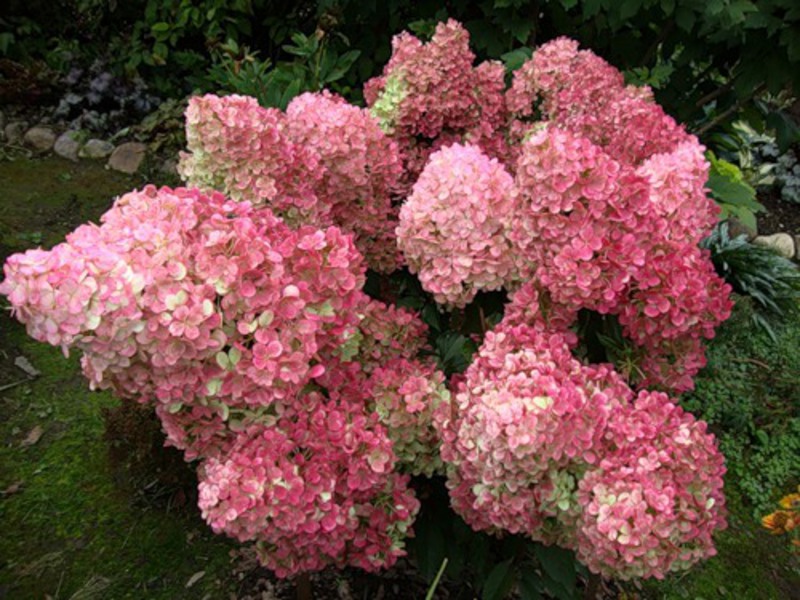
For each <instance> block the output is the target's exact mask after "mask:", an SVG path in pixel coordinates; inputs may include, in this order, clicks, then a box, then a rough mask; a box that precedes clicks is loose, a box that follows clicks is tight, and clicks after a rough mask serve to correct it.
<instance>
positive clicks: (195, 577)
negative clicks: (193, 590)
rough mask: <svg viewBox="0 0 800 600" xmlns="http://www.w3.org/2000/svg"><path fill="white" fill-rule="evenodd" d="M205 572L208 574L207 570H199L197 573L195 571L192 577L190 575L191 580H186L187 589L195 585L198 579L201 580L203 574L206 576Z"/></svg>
mask: <svg viewBox="0 0 800 600" xmlns="http://www.w3.org/2000/svg"><path fill="white" fill-rule="evenodd" d="M205 574H206V572H205V571H198V572H197V573H195V574H194V575H192V576H191V577H189V581H187V582H186V589H187V590H188V589H189V588H190V587H192V586H193V585H194V584H195V583H197V582H198V581H200V580H201V579H202V578H203V576H204V575H205Z"/></svg>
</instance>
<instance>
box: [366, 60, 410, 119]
mask: <svg viewBox="0 0 800 600" xmlns="http://www.w3.org/2000/svg"><path fill="white" fill-rule="evenodd" d="M406 96H408V86H407V85H406V81H405V78H404V77H403V73H402V72H398V73H392V74H391V75H389V77H387V78H386V84H385V85H384V86H383V91H382V92H381V94H380V96H378V99H377V100H376V101H375V104H373V105H372V108H370V114H372V116H373V117H375V118H376V119H377V120H378V124H379V125H380V128H381V129H382V130H383V132H384V133H385V134H387V135H391V134H393V133H394V128H395V124H396V119H397V113H398V111H399V107H400V103H401V102H403V100H404V99H405V97H406Z"/></svg>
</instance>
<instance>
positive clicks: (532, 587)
mask: <svg viewBox="0 0 800 600" xmlns="http://www.w3.org/2000/svg"><path fill="white" fill-rule="evenodd" d="M517 590H518V591H519V595H520V597H521V598H522V600H541V599H542V598H543V596H542V592H544V585H543V584H542V580H541V579H540V578H539V576H538V575H537V574H536V572H535V571H534V570H533V569H532V568H531V569H526V570H525V571H524V572H523V573H522V575H520V578H519V582H518V585H517Z"/></svg>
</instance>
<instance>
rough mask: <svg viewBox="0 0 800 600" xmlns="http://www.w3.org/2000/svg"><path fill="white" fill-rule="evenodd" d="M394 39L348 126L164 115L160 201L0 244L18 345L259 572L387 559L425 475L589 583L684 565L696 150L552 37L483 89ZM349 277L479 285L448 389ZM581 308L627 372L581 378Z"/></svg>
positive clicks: (227, 100) (693, 502) (456, 44)
mask: <svg viewBox="0 0 800 600" xmlns="http://www.w3.org/2000/svg"><path fill="white" fill-rule="evenodd" d="M393 48H394V52H393V55H392V57H391V59H390V61H389V63H388V64H387V66H386V68H385V69H384V72H383V74H382V75H381V76H379V77H377V78H375V79H373V80H370V81H369V82H367V84H366V85H365V89H364V95H365V98H366V99H367V103H368V105H369V106H368V108H359V107H356V106H353V105H350V104H348V103H347V102H346V101H345V100H344V99H342V98H340V97H337V96H334V95H333V94H330V93H328V92H320V93H316V94H311V93H309V94H304V95H302V96H300V97H298V98H296V99H294V100H293V101H292V103H291V104H290V105H289V106H288V108H287V110H286V111H285V112H282V111H279V110H276V109H265V108H262V107H260V106H258V104H257V103H256V101H255V100H254V99H252V98H245V97H241V96H224V97H219V96H213V95H208V96H203V97H198V98H194V99H192V101H191V102H190V104H189V108H188V110H187V113H186V127H187V145H188V148H187V151H186V152H185V153H183V154H182V157H181V163H180V172H181V174H182V176H183V177H184V179H185V181H186V184H187V187H186V188H179V189H169V188H161V189H156V188H155V187H153V186H148V187H146V188H144V189H143V190H140V191H134V192H131V193H129V194H126V195H124V196H122V197H121V198H119V199H118V200H117V201H116V202H115V203H114V205H113V207H112V208H111V209H110V210H109V211H108V212H107V213H106V214H105V215H103V217H102V219H101V221H100V224H99V225H85V226H82V227H79V228H78V229H77V230H76V231H75V232H73V233H71V234H69V235H68V236H67V239H66V241H65V242H64V243H62V244H59V245H58V246H56V247H54V248H53V249H51V250H49V251H45V250H41V249H37V250H30V251H28V252H26V253H24V254H17V255H14V256H12V257H11V258H9V259H8V261H7V262H6V265H5V280H4V281H3V283H2V284H0V293H2V294H4V295H5V296H6V297H7V298H8V301H9V303H10V304H11V308H12V311H13V312H14V314H15V316H16V317H17V318H18V319H19V320H20V321H22V322H23V323H25V324H26V325H27V328H28V332H29V333H30V335H32V336H33V337H35V338H36V339H38V340H41V341H45V342H48V343H50V344H53V345H57V346H60V347H61V348H63V350H64V352H69V351H70V350H78V351H80V352H81V353H82V365H83V369H84V373H85V374H86V377H87V378H88V379H89V382H90V384H91V386H92V387H95V388H108V389H112V390H113V391H114V392H115V393H116V394H117V395H119V396H120V397H122V398H125V399H128V400H130V401H137V402H141V403H143V404H146V405H148V406H150V407H152V409H153V410H154V412H155V414H156V415H157V417H158V418H159V419H160V421H161V423H162V426H163V429H164V432H165V434H166V436H167V443H168V444H171V445H173V446H175V447H177V448H179V449H181V450H182V451H183V452H184V453H185V457H186V459H187V460H190V461H195V464H196V466H197V472H198V477H199V492H200V493H199V504H200V510H201V512H202V515H203V517H204V518H205V519H206V521H207V522H208V523H209V525H210V526H211V527H212V528H213V530H214V531H216V532H219V533H225V534H227V535H230V536H232V537H235V538H236V539H238V540H240V541H242V542H252V543H254V544H255V545H256V547H257V550H258V555H259V557H260V558H261V560H262V562H263V564H264V565H266V566H267V567H269V568H270V569H272V570H273V571H275V573H276V574H277V575H278V576H281V577H286V576H292V575H295V574H297V573H300V572H304V571H312V570H319V569H322V568H325V567H328V566H335V567H344V566H348V565H351V566H357V567H360V568H363V569H366V570H371V571H372V570H377V569H381V568H385V567H389V566H391V565H392V564H393V563H394V562H395V561H396V560H397V558H398V557H400V556H402V555H403V554H404V553H405V550H404V540H405V539H406V537H407V536H409V535H413V523H414V519H415V516H416V514H417V512H418V510H419V508H420V501H419V500H418V499H417V497H416V493H415V487H414V481H413V480H412V477H432V476H434V475H438V476H444V477H445V478H446V480H447V487H448V490H449V493H450V498H451V504H452V507H453V509H454V510H455V511H456V512H457V513H458V514H459V515H460V516H462V517H463V519H464V520H465V521H466V522H467V523H468V524H469V525H471V526H472V527H473V528H474V529H476V530H480V531H486V532H489V533H491V534H496V535H502V534H504V533H516V534H523V535H525V536H527V537H529V538H530V539H532V540H536V541H540V542H544V543H547V544H558V545H560V546H562V547H566V548H569V549H571V550H574V551H575V553H576V555H577V556H578V557H579V559H580V560H581V561H582V562H584V563H585V564H586V565H587V566H588V568H589V569H590V570H591V571H593V572H595V573H600V574H603V575H607V576H613V577H620V578H633V577H659V578H661V577H664V576H665V575H666V574H668V573H669V572H672V571H676V570H682V569H686V568H688V567H690V566H691V565H693V564H695V563H696V562H697V561H699V560H702V559H704V558H707V557H709V556H712V555H713V554H714V552H715V550H714V545H713V540H712V535H713V533H714V532H715V531H717V530H719V529H720V528H722V527H724V526H725V516H724V515H725V513H724V508H725V501H724V497H723V495H722V475H723V474H724V464H723V459H722V456H721V455H720V453H719V451H718V450H717V447H716V443H715V440H714V437H713V435H711V434H710V433H709V432H708V431H707V429H706V426H705V424H704V423H702V422H700V421H698V420H696V419H695V418H694V417H692V415H690V414H687V413H685V412H684V411H683V410H682V409H681V408H680V407H679V406H678V405H677V402H676V400H675V398H674V394H675V393H679V392H681V391H684V390H688V389H691V387H692V378H693V376H694V375H695V374H696V373H697V372H698V370H699V369H700V368H701V367H702V366H703V365H704V361H705V359H704V346H703V344H704V341H705V340H707V339H710V338H711V337H713V335H714V329H715V327H716V326H717V325H718V324H719V323H720V322H722V321H723V320H725V319H726V318H727V317H728V316H729V314H730V310H731V306H732V305H731V300H730V298H729V294H730V288H729V287H728V286H727V285H726V284H725V283H724V282H723V281H722V280H721V279H720V278H719V277H718V276H717V275H716V274H715V273H714V269H713V266H712V264H711V262H710V260H709V257H708V254H707V252H706V251H704V250H700V249H699V248H698V246H697V243H698V242H699V241H700V240H701V239H702V238H703V237H704V236H705V235H706V234H707V233H708V231H709V229H710V228H711V227H712V226H713V224H714V222H715V220H716V217H717V210H716V206H715V204H714V203H713V202H712V201H711V200H710V199H709V198H708V196H707V194H706V190H705V187H704V186H705V182H706V179H707V175H708V164H707V163H706V162H705V159H704V157H703V147H702V146H701V145H700V144H699V142H698V140H697V139H696V138H695V137H694V136H692V135H690V134H688V133H687V132H686V131H685V130H684V129H683V127H681V126H680V125H678V124H677V123H676V122H675V121H674V120H673V119H672V118H671V117H669V116H668V115H666V114H665V113H664V112H663V110H662V109H661V108H660V107H659V106H658V105H657V104H655V103H654V101H653V98H652V94H651V93H650V91H649V90H647V89H643V88H633V87H626V86H625V85H624V82H623V79H622V76H621V75H620V73H619V72H618V71H617V70H616V69H614V68H613V67H612V66H610V65H608V64H607V63H605V62H604V61H603V60H602V59H600V58H599V57H597V56H596V55H594V54H593V53H591V52H590V51H588V50H580V49H579V48H578V46H577V44H576V43H575V42H573V41H571V40H567V39H557V40H554V41H552V42H549V43H547V44H545V45H543V46H541V47H540V48H539V49H537V50H536V52H535V53H534V54H533V57H532V58H531V59H530V60H528V61H527V62H526V63H525V64H524V65H523V66H522V67H521V68H520V69H519V70H518V71H516V72H515V73H514V75H513V80H512V83H511V85H510V87H508V88H507V87H506V85H505V72H504V69H503V67H502V65H500V64H498V63H492V62H488V63H481V64H478V65H475V64H474V63H475V56H474V55H473V54H472V52H471V51H470V49H469V38H468V35H467V32H466V30H465V29H464V28H463V27H462V26H461V25H460V24H459V23H456V22H454V21H450V22H447V23H444V24H440V25H439V26H438V27H437V29H436V32H435V34H434V36H433V38H432V40H430V41H429V42H427V43H424V42H422V41H421V40H419V39H417V38H415V37H414V36H412V35H410V34H408V33H404V34H401V35H399V36H397V37H396V38H395V40H394V43H393ZM368 268H369V269H370V270H371V271H372V272H373V274H374V277H377V278H378V280H381V278H383V280H385V281H388V277H387V274H389V273H392V272H393V271H396V270H397V269H407V270H408V271H409V272H410V273H412V274H414V275H416V276H417V277H418V278H419V283H420V285H421V286H422V288H423V289H424V290H425V291H426V292H427V293H429V294H430V295H431V296H432V298H433V300H435V302H437V303H438V304H439V310H440V311H453V312H454V313H458V312H459V311H460V310H462V309H464V308H465V307H468V306H469V305H470V303H472V302H475V299H476V298H477V297H478V296H479V295H480V294H483V293H486V292H502V293H504V294H505V295H506V296H507V298H508V301H507V303H506V305H505V309H504V315H503V316H502V319H501V320H500V322H499V323H498V324H497V325H495V327H494V328H493V329H491V330H488V331H483V332H482V334H481V335H479V336H478V343H479V348H478V351H477V353H476V355H475V357H474V360H473V361H472V362H471V364H469V366H468V367H467V369H466V371H465V372H464V373H463V374H461V375H459V376H458V377H452V378H450V379H449V380H448V378H447V377H446V375H445V373H443V372H442V370H441V368H440V367H439V365H438V364H437V362H436V360H435V359H434V358H433V355H434V354H435V353H434V352H433V351H432V348H431V347H430V346H429V345H428V334H429V331H428V329H427V326H426V324H425V322H423V320H422V318H421V316H420V315H418V314H417V313H415V312H414V311H412V310H409V309H407V308H402V307H400V306H394V305H393V304H392V303H391V302H390V301H391V297H390V296H391V294H389V295H383V296H381V298H375V297H371V296H370V295H368V294H367V293H366V291H365V290H366V289H367V288H366V287H365V283H366V280H367V269H368ZM373 287H374V286H373ZM379 287H380V286H379ZM372 293H373V295H374V290H373V292H372ZM385 301H389V302H385ZM587 311H591V313H592V314H596V315H600V316H602V317H603V318H608V319H615V320H616V321H615V322H617V323H618V325H619V328H620V331H621V335H622V336H623V337H624V338H625V340H626V341H625V343H626V344H627V348H628V351H629V353H630V356H631V357H632V358H631V361H632V362H630V363H626V364H625V365H621V364H617V365H615V364H612V363H610V362H608V361H600V362H598V361H590V360H588V357H587V355H586V354H585V353H583V352H582V351H581V348H582V345H583V344H585V343H586V340H585V339H583V337H582V336H583V334H584V332H583V331H582V330H581V327H580V323H581V319H582V318H583V316H584V315H586V314H587ZM451 322H458V321H457V320H456V319H452V320H451ZM485 329H488V326H487V327H486V328H485ZM670 394H672V395H670Z"/></svg>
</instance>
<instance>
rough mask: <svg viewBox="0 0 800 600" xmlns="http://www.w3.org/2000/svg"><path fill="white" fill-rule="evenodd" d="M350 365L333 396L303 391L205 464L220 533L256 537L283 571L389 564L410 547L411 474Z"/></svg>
mask: <svg viewBox="0 0 800 600" xmlns="http://www.w3.org/2000/svg"><path fill="white" fill-rule="evenodd" d="M351 366H353V365H351ZM354 366H357V365H354ZM342 368H343V369H344V370H345V372H343V373H341V374H334V373H330V374H329V377H327V378H326V379H327V380H326V384H327V388H326V394H325V396H323V395H322V393H320V392H318V391H310V392H307V393H304V394H301V395H300V396H299V397H297V398H296V399H295V400H294V401H293V402H291V403H287V404H286V405H284V407H283V410H282V411H281V412H280V415H279V416H278V417H277V418H276V419H275V420H274V423H273V424H270V425H269V426H261V427H259V426H253V427H250V428H248V429H246V430H245V431H243V432H242V433H240V434H239V435H238V436H237V439H236V442H235V443H234V445H233V446H232V447H231V449H230V451H229V452H228V453H227V454H226V455H224V456H221V457H219V458H210V459H208V460H207V461H206V462H205V463H203V464H202V465H201V466H200V469H199V474H200V486H199V490H200V500H199V504H200V509H201V511H202V514H203V517H204V518H205V519H206V520H207V521H208V522H209V524H210V525H211V527H212V528H213V529H214V531H216V532H224V533H226V534H228V535H230V536H232V537H235V538H237V539H238V540H240V541H255V542H257V549H258V554H259V557H260V558H261V560H262V562H263V563H264V564H265V565H266V566H267V567H268V568H270V569H272V570H273V571H275V573H276V574H277V575H278V576H279V577H288V576H291V575H294V574H296V573H298V572H303V571H317V570H321V569H324V568H325V567H328V566H336V567H339V568H342V567H345V566H348V565H349V566H357V567H361V568H363V569H366V570H368V571H375V570H377V569H381V568H386V567H389V566H391V565H392V564H393V563H394V562H395V561H396V560H397V558H399V557H400V556H403V555H404V554H405V551H404V549H403V539H404V538H405V537H406V534H407V531H408V529H409V527H410V524H411V522H412V521H413V519H414V516H415V515H416V512H417V510H418V508H419V502H418V501H417V500H416V498H415V497H414V494H413V492H412V491H411V490H410V489H409V488H408V476H403V475H399V474H397V473H396V472H394V469H393V467H394V464H395V460H396V459H395V455H394V452H393V449H392V442H391V440H390V439H389V437H388V436H387V432H386V429H385V428H384V426H383V425H381V424H380V423H379V419H378V416H377V414H376V413H374V412H371V411H368V410H367V406H368V405H367V401H368V395H367V392H368V387H366V386H365V385H364V381H363V377H362V376H360V375H359V371H358V370H357V369H356V370H353V369H352V368H348V367H347V366H343V367H342Z"/></svg>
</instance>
